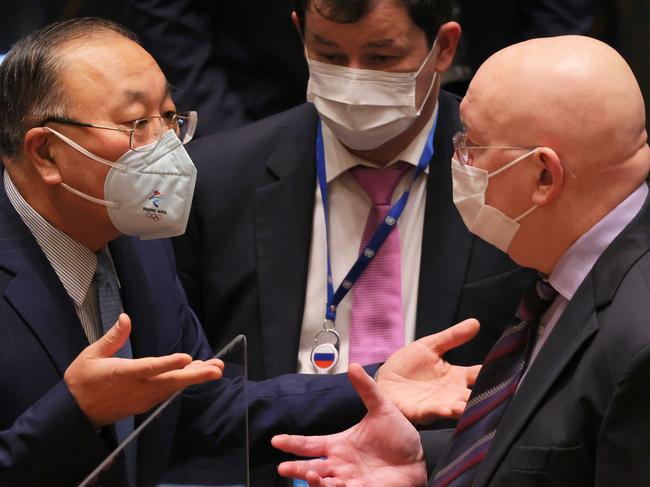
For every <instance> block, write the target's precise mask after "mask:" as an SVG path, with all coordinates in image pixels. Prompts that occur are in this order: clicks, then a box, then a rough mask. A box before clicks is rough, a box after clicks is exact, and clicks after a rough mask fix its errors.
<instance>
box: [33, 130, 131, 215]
mask: <svg viewBox="0 0 650 487" xmlns="http://www.w3.org/2000/svg"><path fill="white" fill-rule="evenodd" d="M43 128H44V129H46V130H49V131H50V132H51V133H53V134H54V135H56V136H57V137H59V138H60V139H61V140H62V141H63V142H65V143H66V144H68V145H69V146H71V147H73V148H75V149H77V150H78V151H79V152H81V153H82V154H83V155H85V156H86V157H89V158H90V159H93V160H94V161H97V162H99V163H101V164H105V165H107V166H110V167H114V168H116V169H120V170H122V171H124V170H125V169H126V165H125V164H120V163H116V162H111V161H109V160H107V159H104V158H103V157H99V156H96V155H95V154H93V153H92V152H90V151H89V150H87V149H84V148H83V147H81V146H80V145H79V144H77V143H76V142H75V141H73V140H71V139H69V138H68V137H66V136H65V135H63V134H61V133H59V132H57V131H56V130H54V129H52V128H50V127H43ZM61 186H63V187H64V188H65V189H67V190H68V191H70V192H71V193H72V194H74V195H77V196H79V197H80V198H83V199H85V200H88V201H91V202H92V203H97V204H99V205H103V206H107V207H109V208H116V209H117V208H119V207H120V204H119V203H116V202H114V201H106V200H102V199H100V198H95V197H94V196H90V195H88V194H86V193H82V192H81V191H79V190H78V189H75V188H73V187H72V186H68V185H67V184H66V183H63V182H62V183H61Z"/></svg>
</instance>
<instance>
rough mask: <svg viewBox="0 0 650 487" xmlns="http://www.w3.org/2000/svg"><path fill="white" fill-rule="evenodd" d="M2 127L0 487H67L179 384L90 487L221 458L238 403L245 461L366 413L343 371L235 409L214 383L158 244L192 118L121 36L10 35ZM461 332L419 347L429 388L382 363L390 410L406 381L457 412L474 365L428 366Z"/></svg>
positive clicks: (222, 384) (261, 388)
mask: <svg viewBox="0 0 650 487" xmlns="http://www.w3.org/2000/svg"><path fill="white" fill-rule="evenodd" d="M0 118H1V121H0V151H1V156H2V166H1V167H0V391H2V401H0V484H2V485H3V486H7V487H10V486H18V485H30V486H32V485H34V486H40V485H66V486H67V485H76V484H78V483H79V482H80V481H81V480H82V479H83V478H84V477H85V476H86V475H87V474H89V473H90V472H91V471H92V470H93V469H94V468H95V467H96V466H97V465H98V464H99V463H100V462H101V461H102V460H104V458H105V457H106V456H107V455H108V453H109V452H110V451H111V450H112V449H113V448H114V447H115V446H116V445H117V443H118V442H121V441H124V440H125V438H126V437H127V435H129V434H130V433H132V432H133V431H134V428H135V427H136V426H138V425H139V424H140V422H141V421H142V419H143V416H142V415H143V413H146V412H148V411H149V410H150V409H151V408H152V407H153V406H154V405H156V404H158V403H159V402H161V401H163V400H164V399H166V398H168V397H170V396H171V395H172V394H174V393H176V392H177V391H181V390H183V389H185V387H187V386H194V387H193V388H192V389H191V390H190V391H187V392H184V393H183V394H182V396H181V399H180V400H179V401H176V402H175V403H173V404H172V405H171V406H170V407H169V408H168V409H167V410H165V413H163V415H162V416H161V418H160V421H157V422H156V423H155V424H154V425H152V427H150V428H148V429H147V430H146V431H144V432H143V433H142V435H141V436H140V437H138V439H137V442H132V443H130V444H129V446H128V447H127V448H126V449H125V450H124V454H123V455H120V456H119V457H118V458H117V459H115V461H113V462H112V463H111V464H110V465H109V468H108V470H106V471H104V472H103V473H102V474H101V475H100V479H99V480H98V483H97V484H96V485H110V486H119V487H135V486H139V485H158V484H159V483H160V480H161V476H163V475H165V469H166V467H167V466H168V465H169V463H168V462H172V461H173V460H174V459H175V458H176V459H178V457H179V456H180V457H182V458H183V459H184V460H185V461H187V459H188V457H192V455H196V456H199V454H200V453H201V454H203V457H204V458H207V457H208V456H206V455H207V454H209V457H216V456H218V455H219V454H220V453H221V452H222V450H224V449H225V448H226V447H228V446H230V447H232V441H230V438H232V437H233V435H236V434H237V432H238V431H240V430H241V429H243V427H244V422H245V421H246V418H247V415H246V413H247V406H248V407H249V408H250V411H251V414H250V429H249V430H248V431H249V433H250V435H249V437H250V441H251V445H252V455H251V461H252V462H253V464H254V463H255V462H262V461H264V460H265V459H268V455H272V454H273V452H272V451H271V447H270V444H269V431H271V430H273V431H277V430H278V428H279V427H280V425H282V427H285V426H287V425H291V427H292V428H297V429H298V430H300V431H305V430H306V431H324V430H325V431H326V430H328V429H330V428H331V427H332V426H334V425H339V426H345V425H349V424H351V423H352V422H354V421H356V420H358V419H359V418H360V417H361V415H362V412H363V408H362V405H361V403H360V402H359V401H358V399H357V398H356V396H355V394H354V392H353V390H352V388H351V387H350V385H349V383H348V381H347V378H346V377H345V376H344V375H338V376H328V377H316V376H308V375H294V376H289V377H279V378H276V379H274V380H270V381H265V382H263V383H249V386H248V392H249V395H248V396H247V398H246V397H242V396H241V395H240V393H241V387H240V386H239V385H238V384H240V382H238V381H233V380H228V379H222V380H219V381H216V382H215V380H216V379H220V378H221V374H222V369H223V367H224V365H223V363H222V362H221V361H220V360H214V359H212V358H211V357H212V353H211V350H210V347H209V345H208V343H207V341H206V339H205V336H204V334H203V332H202V330H201V326H200V324H199V322H198V320H197V319H196V316H195V315H194V313H193V312H192V310H191V309H190V308H189V305H188V303H187V300H186V298H185V294H184V292H183V290H182V288H181V286H180V284H179V282H178V278H177V275H176V269H175V262H174V258H173V254H172V250H171V245H170V243H169V241H168V240H166V239H160V240H156V239H159V238H162V237H167V236H172V235H178V234H180V233H182V232H183V231H184V229H185V223H186V220H187V215H188V210H189V207H190V202H191V200H192V189H193V187H194V184H195V180H196V176H197V173H196V169H195V167H194V164H193V163H192V160H191V159H190V158H189V156H188V154H187V152H186V151H185V148H184V145H183V144H184V143H185V142H187V141H188V140H190V139H191V138H192V136H193V134H194V128H195V126H196V121H197V120H196V114H194V113H193V112H189V113H177V112H176V110H175V106H174V103H173V102H172V99H171V96H170V92H169V86H168V84H167V82H166V79H165V76H164V75H163V73H162V72H161V71H160V68H159V67H158V65H157V64H156V62H155V61H154V60H153V58H152V57H151V56H150V55H149V54H148V53H147V52H146V51H145V50H144V49H143V48H142V47H141V46H140V45H139V44H138V43H137V42H136V41H135V38H134V35H133V34H132V33H131V32H129V31H128V30H126V29H124V28H123V27H121V26H119V25H117V24H114V23H112V22H109V21H106V20H101V19H92V18H80V19H72V20H69V21H66V22H61V23H55V24H52V25H49V26H45V27H43V28H42V29H40V30H38V31H36V32H34V33H32V34H30V35H29V36H27V37H26V38H24V39H21V40H20V41H18V42H17V43H16V45H15V46H14V47H13V48H12V50H11V51H10V52H9V54H8V55H7V58H6V59H5V60H4V62H3V63H2V65H1V66H0ZM463 330H464V331H463ZM474 332H475V326H474V331H473V330H472V324H471V322H469V323H467V324H465V325H464V326H461V327H460V329H453V330H446V331H445V332H443V334H442V335H436V336H434V337H432V340H433V342H432V345H434V346H431V347H429V348H425V349H424V350H423V348H422V347H421V344H419V345H420V347H418V345H415V344H414V347H416V348H419V350H420V352H419V354H421V353H422V352H423V351H424V352H425V355H426V356H428V357H429V358H430V359H431V360H432V363H431V365H432V366H431V367H430V368H428V371H429V372H431V374H430V375H429V379H433V380H432V381H429V380H424V381H423V380H422V375H421V373H420V372H419V371H418V368H419V365H418V364H417V362H414V361H413V360H412V357H413V356H415V355H418V353H417V352H416V353H415V355H414V354H413V353H411V352H409V349H406V350H403V351H402V353H401V354H396V356H395V359H392V358H391V359H389V360H388V361H387V362H386V363H384V364H383V365H382V366H381V369H380V370H388V371H391V370H392V373H390V374H389V375H391V376H392V378H390V379H389V380H387V381H385V382H383V383H385V384H386V385H387V387H388V388H389V389H392V390H394V391H395V392H394V397H395V399H396V401H397V402H399V399H400V398H403V397H405V396H408V395H409V394H410V393H413V392H415V389H414V388H413V387H412V386H413V385H415V384H419V386H420V387H421V388H428V387H429V386H431V385H434V384H436V383H437V384H442V383H444V384H445V388H444V389H445V390H444V391H441V395H440V396H439V398H438V400H436V403H437V404H436V405H433V408H432V409H430V408H425V409H428V410H429V412H428V414H434V415H435V416H440V415H442V416H454V415H457V414H458V412H459V411H460V409H462V406H463V405H464V398H465V397H466V395H467V386H468V384H469V383H470V382H471V381H472V379H473V376H474V375H475V369H468V368H465V367H449V365H448V364H446V363H445V362H443V360H441V357H440V355H441V354H442V353H443V352H444V351H446V350H447V349H448V348H451V347H453V346H457V345H460V344H461V343H463V342H465V341H466V340H467V339H469V338H470V337H471V335H472V334H473V333H474ZM457 333H460V335H461V336H462V339H461V340H459V339H458V335H457ZM444 337H447V338H446V339H442V340H441V338H444ZM409 363H410V364H411V366H412V367H411V366H409ZM391 364H393V365H391ZM372 369H375V370H376V369H377V367H376V366H375V367H371V372H372ZM473 371H474V372H473ZM414 376H417V377H414ZM451 376H453V377H451ZM384 377H387V376H384ZM405 377H410V378H417V379H418V380H417V381H415V382H411V383H410V385H409V384H408V379H407V380H406V381H405V380H404V379H403V378H405ZM438 379H440V380H438ZM449 379H451V380H452V382H455V383H456V385H457V386H458V387H455V388H453V389H452V390H451V391H450V390H449V389H448V388H447V387H446V384H447V382H448V380H449ZM382 380H383V379H382ZM400 385H405V386H406V387H405V388H401V387H400ZM450 392H451V393H450ZM443 397H444V398H443ZM441 398H442V400H439V399H441ZM423 399H424V400H425V402H426V397H423ZM246 400H247V401H248V402H246ZM305 411H309V413H308V414H305ZM333 411H335V413H334V414H332V412H333ZM421 414H424V413H421ZM206 416H207V418H206ZM202 418H204V420H203V422H201V419H202ZM207 435H211V436H207ZM183 439H185V441H183ZM136 443H137V444H136ZM200 444H204V445H207V446H206V448H207V449H208V450H209V452H206V451H205V450H203V449H202V450H201V452H198V451H197V448H200V446H199V445H200ZM174 453H175V454H176V455H174ZM178 460H179V461H180V462H181V463H182V461H183V460H180V459H178Z"/></svg>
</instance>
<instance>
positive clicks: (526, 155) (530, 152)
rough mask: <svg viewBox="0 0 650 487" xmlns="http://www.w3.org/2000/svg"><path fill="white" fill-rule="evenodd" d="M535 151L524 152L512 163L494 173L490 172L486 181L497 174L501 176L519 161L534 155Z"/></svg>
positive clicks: (535, 149)
mask: <svg viewBox="0 0 650 487" xmlns="http://www.w3.org/2000/svg"><path fill="white" fill-rule="evenodd" d="M536 151H537V148H534V149H532V150H530V151H529V152H526V153H525V154H524V155H523V156H520V157H517V158H516V159H515V160H514V161H510V162H509V163H508V164H506V165H505V166H503V167H501V168H499V169H497V170H496V171H494V172H491V173H490V174H488V179H489V178H491V177H492V176H496V175H497V174H501V173H502V172H503V171H505V170H506V169H510V168H511V167H512V166H514V165H515V164H517V163H518V162H519V161H522V160H523V159H526V157H528V156H529V155H531V154H534V153H535V152H536Z"/></svg>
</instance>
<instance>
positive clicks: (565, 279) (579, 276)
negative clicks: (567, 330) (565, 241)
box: [522, 183, 648, 380]
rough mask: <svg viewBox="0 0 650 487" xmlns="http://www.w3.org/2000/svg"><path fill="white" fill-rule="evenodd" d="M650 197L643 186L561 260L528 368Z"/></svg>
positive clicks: (552, 282)
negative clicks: (598, 263)
mask: <svg viewBox="0 0 650 487" xmlns="http://www.w3.org/2000/svg"><path fill="white" fill-rule="evenodd" d="M647 195H648V185H647V184H646V183H643V184H642V185H641V186H639V188H638V189H636V190H635V191H634V192H633V193H632V194H631V195H629V196H628V197H627V198H625V200H623V201H622V202H621V203H620V204H619V205H618V206H617V207H616V208H614V209H613V210H612V211H610V212H609V213H608V214H607V215H605V217H604V218H602V219H601V220H600V221H599V222H598V223H596V224H595V225H594V226H593V227H591V228H590V229H589V231H588V232H587V233H585V234H584V235H582V237H580V238H579V239H578V240H577V241H576V242H575V243H574V244H573V245H572V246H571V247H569V249H568V250H567V251H566V252H565V253H564V254H563V255H562V257H560V259H559V260H558V261H557V264H555V267H554V268H553V272H551V275H550V276H549V283H550V284H551V286H553V287H554V288H555V289H556V290H557V292H558V296H557V297H556V298H555V300H554V301H553V303H552V304H551V306H550V307H549V309H548V310H547V311H546V312H545V313H544V314H543V315H542V317H541V318H540V325H539V329H538V332H537V341H536V343H535V348H533V352H532V355H531V357H530V360H529V361H528V367H530V364H532V363H533V361H534V360H535V358H536V357H537V354H538V353H539V350H540V349H541V348H542V347H543V346H544V343H546V340H547V339H548V337H549V335H550V334H551V333H552V331H553V328H555V325H556V324H557V322H558V320H559V319H560V317H561V316H562V313H564V310H565V309H566V307H567V304H569V301H571V299H572V298H573V295H574V294H575V292H576V291H577V290H578V287H580V284H582V281H584V280H585V278H586V277H587V275H588V274H589V273H590V272H591V269H592V268H593V267H594V265H595V264H596V261H597V260H598V258H599V257H600V256H601V254H602V253H603V252H604V251H605V249H606V248H607V247H609V244H611V243H612V241H613V240H614V239H615V238H616V237H617V236H618V234H619V233H621V232H622V231H623V229H624V228H625V227H626V226H627V225H628V224H629V223H630V222H631V221H632V219H634V217H635V216H636V215H637V214H638V213H639V211H640V210H641V207H642V206H643V203H644V202H645V200H646V197H647ZM524 377H525V374H524ZM522 380H523V377H522Z"/></svg>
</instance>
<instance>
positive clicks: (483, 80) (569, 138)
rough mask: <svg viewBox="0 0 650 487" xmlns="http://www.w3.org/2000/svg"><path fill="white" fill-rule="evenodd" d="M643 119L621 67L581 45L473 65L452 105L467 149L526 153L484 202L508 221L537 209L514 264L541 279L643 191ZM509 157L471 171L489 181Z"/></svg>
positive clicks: (525, 225) (530, 47) (541, 47)
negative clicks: (606, 218)
mask: <svg viewBox="0 0 650 487" xmlns="http://www.w3.org/2000/svg"><path fill="white" fill-rule="evenodd" d="M644 111H645V108H644V104H643V98H642V96H641V90H640V89H639V85H638V83H637V81H636V80H635V78H634V75H633V74H632V71H631V70H630V68H629V67H628V65H627V64H626V63H625V61H624V60H623V58H621V56H620V55H619V54H618V53H617V52H616V51H614V50H613V49H612V48H610V47H609V46H607V45H606V44H604V43H602V42H600V41H597V40H595V39H591V38H588V37H580V36H562V37H553V38H543V39H533V40H530V41H526V42H522V43H520V44H515V45H513V46H510V47H507V48H505V49H503V50H502V51H499V52H498V53H496V54H495V55H493V56H492V57H491V58H489V59H488V60H487V61H486V62H485V63H484V64H483V66H481V68H480V69H479V70H478V72H477V73H476V76H475V77H474V79H473V80H472V83H471V84H470V87H469V89H468V92H467V96H466V97H465V99H464V100H463V102H462V103H461V119H462V121H463V123H464V124H465V126H466V129H467V138H468V141H470V142H471V143H472V144H474V145H477V146H492V147H513V146H516V147H525V148H535V150H534V151H532V152H530V153H529V155H528V156H527V157H526V158H525V159H524V160H523V161H522V162H520V163H519V164H518V165H517V166H515V167H513V168H512V169H509V170H508V171H507V172H504V173H502V174H499V175H498V176H497V177H496V178H494V179H490V184H489V185H488V188H487V192H486V203H487V204H488V205H491V206H494V207H496V208H497V209H499V210H501V211H502V212H503V213H505V214H506V215H507V216H509V217H511V218H515V217H517V216H518V215H521V214H522V213H523V212H524V211H526V210H527V209H528V208H531V207H534V208H536V209H535V210H534V211H533V212H532V213H530V215H529V216H526V218H525V219H524V220H523V221H522V222H521V227H520V229H519V231H518V232H517V234H516V235H515V238H514V239H513V240H512V242H511V244H510V247H509V248H508V254H509V255H510V256H511V257H512V258H513V259H514V260H515V261H516V262H518V263H520V264H522V265H525V266H528V267H534V268H536V269H539V270H541V271H543V272H547V273H548V272H550V271H551V270H552V269H553V266H554V265H555V262H556V259H558V258H559V257H560V256H561V255H562V254H563V253H564V252H565V251H566V249H567V248H569V246H570V245H572V244H573V243H574V242H575V241H576V240H577V239H578V238H579V237H580V236H581V235H583V234H584V233H585V232H586V231H587V230H589V229H590V228H591V227H592V226H593V225H594V224H595V223H596V222H598V221H599V220H600V219H602V218H603V217H604V216H605V215H606V214H607V213H609V212H610V211H611V210H612V209H614V208H615V207H616V206H617V205H618V204H620V203H621V202H622V201H623V200H624V199H625V198H626V197H627V196H628V195H630V194H631V193H632V192H633V191H634V190H636V189H637V188H638V187H639V186H641V184H643V183H644V181H645V179H646V177H647V175H648V169H649V168H650V148H648V145H647V134H646V131H645V113H644ZM517 150H519V151H521V150H522V149H517ZM517 154H519V152H516V151H513V150H512V149H511V150H510V151H508V150H493V151H485V152H484V155H482V156H480V153H477V154H476V155H475V158H476V159H477V162H476V165H477V166H478V167H479V168H480V169H484V170H487V171H488V172H494V171H496V170H497V169H499V168H500V167H502V166H503V165H504V164H505V163H507V162H508V160H512V159H514V158H515V157H516V155H517ZM479 156H480V157H479ZM573 175H574V176H575V177H572V176H573Z"/></svg>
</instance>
